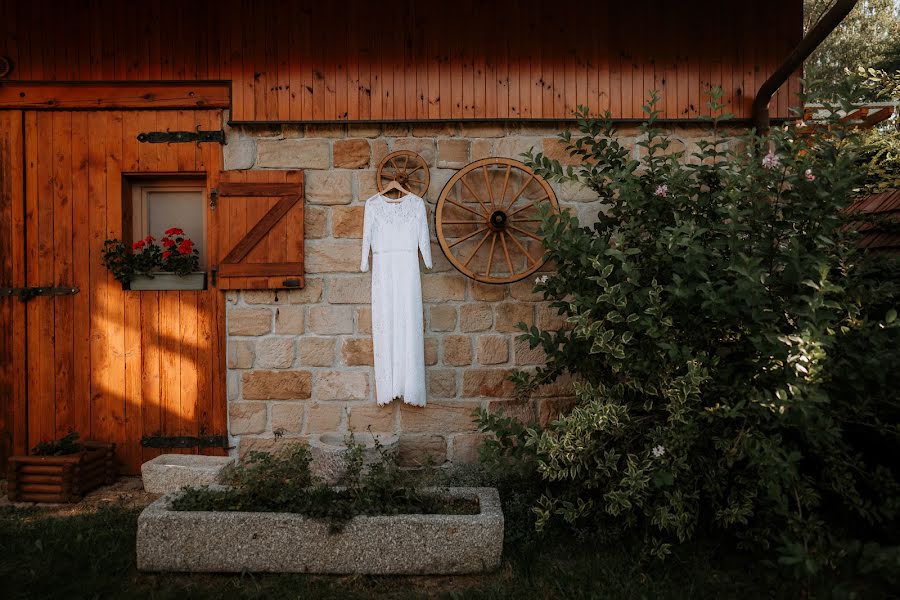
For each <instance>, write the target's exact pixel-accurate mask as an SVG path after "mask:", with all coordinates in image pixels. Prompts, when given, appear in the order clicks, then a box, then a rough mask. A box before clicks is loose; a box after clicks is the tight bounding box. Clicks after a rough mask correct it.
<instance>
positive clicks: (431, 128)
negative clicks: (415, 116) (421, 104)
mask: <svg viewBox="0 0 900 600" xmlns="http://www.w3.org/2000/svg"><path fill="white" fill-rule="evenodd" d="M412 134H413V136H414V137H438V136H450V135H456V125H455V124H453V123H448V122H446V121H445V122H443V123H413V125H412Z"/></svg>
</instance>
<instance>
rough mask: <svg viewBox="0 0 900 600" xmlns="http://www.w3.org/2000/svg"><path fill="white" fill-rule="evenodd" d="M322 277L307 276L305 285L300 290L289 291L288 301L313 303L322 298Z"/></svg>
mask: <svg viewBox="0 0 900 600" xmlns="http://www.w3.org/2000/svg"><path fill="white" fill-rule="evenodd" d="M322 287H323V286H322V278H321V277H307V278H306V281H305V285H304V286H303V288H302V289H299V290H290V291H289V292H288V302H290V303H291V304H311V303H314V302H318V301H319V300H321V299H322Z"/></svg>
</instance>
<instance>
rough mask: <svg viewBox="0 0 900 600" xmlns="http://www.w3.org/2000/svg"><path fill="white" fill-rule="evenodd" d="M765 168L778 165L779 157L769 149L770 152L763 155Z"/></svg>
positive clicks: (772, 167)
mask: <svg viewBox="0 0 900 600" xmlns="http://www.w3.org/2000/svg"><path fill="white" fill-rule="evenodd" d="M762 166H763V169H774V168H775V167H777V166H778V157H777V156H775V153H774V152H772V151H771V150H769V153H768V154H766V155H765V156H763V159H762Z"/></svg>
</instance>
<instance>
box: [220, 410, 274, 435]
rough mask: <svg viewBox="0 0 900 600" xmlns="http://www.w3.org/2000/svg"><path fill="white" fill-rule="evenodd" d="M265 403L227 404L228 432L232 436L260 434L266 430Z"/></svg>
mask: <svg viewBox="0 0 900 600" xmlns="http://www.w3.org/2000/svg"><path fill="white" fill-rule="evenodd" d="M266 420H267V416H266V403H265V402H229V403H228V431H229V432H230V433H231V434H232V435H243V434H245V433H262V432H263V431H265V430H266Z"/></svg>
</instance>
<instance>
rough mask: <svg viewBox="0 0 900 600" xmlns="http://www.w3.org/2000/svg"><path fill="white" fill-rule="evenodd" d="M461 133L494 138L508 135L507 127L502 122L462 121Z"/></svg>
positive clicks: (468, 135)
mask: <svg viewBox="0 0 900 600" xmlns="http://www.w3.org/2000/svg"><path fill="white" fill-rule="evenodd" d="M460 135H462V136H463V137H475V138H492V137H503V136H505V135H506V128H505V127H504V126H503V125H502V124H501V123H473V122H463V123H460Z"/></svg>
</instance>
